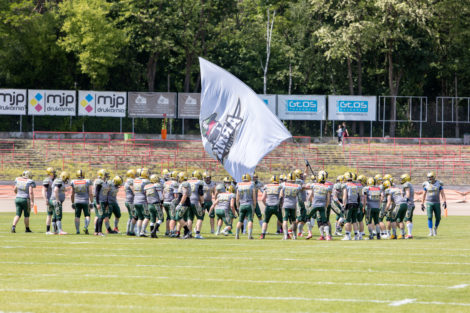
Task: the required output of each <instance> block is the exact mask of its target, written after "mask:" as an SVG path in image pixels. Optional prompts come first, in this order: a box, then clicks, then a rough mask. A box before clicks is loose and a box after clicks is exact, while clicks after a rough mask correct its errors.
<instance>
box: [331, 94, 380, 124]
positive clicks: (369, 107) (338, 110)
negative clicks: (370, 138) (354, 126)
mask: <svg viewBox="0 0 470 313" xmlns="http://www.w3.org/2000/svg"><path fill="white" fill-rule="evenodd" d="M376 112H377V98H376V97H375V96H328V119H329V120H332V121H338V120H341V121H375V120H376V119H377V114H376Z"/></svg>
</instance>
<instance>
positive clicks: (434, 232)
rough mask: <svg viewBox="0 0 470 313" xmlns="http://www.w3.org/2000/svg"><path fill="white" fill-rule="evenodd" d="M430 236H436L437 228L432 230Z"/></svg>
mask: <svg viewBox="0 0 470 313" xmlns="http://www.w3.org/2000/svg"><path fill="white" fill-rule="evenodd" d="M432 235H433V236H437V228H435V227H434V229H433V230H432Z"/></svg>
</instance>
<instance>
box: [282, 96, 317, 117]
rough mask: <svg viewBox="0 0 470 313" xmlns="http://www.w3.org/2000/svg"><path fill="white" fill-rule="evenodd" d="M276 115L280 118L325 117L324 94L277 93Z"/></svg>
mask: <svg viewBox="0 0 470 313" xmlns="http://www.w3.org/2000/svg"><path fill="white" fill-rule="evenodd" d="M277 100H278V106H277V113H278V114H277V115H278V117H279V118H280V119H281V120H316V121H319V120H324V119H326V96H317V95H278V96H277Z"/></svg>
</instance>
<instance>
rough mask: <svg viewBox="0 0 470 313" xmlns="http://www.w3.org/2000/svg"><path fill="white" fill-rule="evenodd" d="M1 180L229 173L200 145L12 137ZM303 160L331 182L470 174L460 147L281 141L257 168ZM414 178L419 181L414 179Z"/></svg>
mask: <svg viewBox="0 0 470 313" xmlns="http://www.w3.org/2000/svg"><path fill="white" fill-rule="evenodd" d="M0 154H1V158H0V162H1V164H0V166H1V169H2V171H1V174H0V179H2V180H9V179H13V178H14V177H16V176H17V175H19V174H20V173H21V172H22V171H23V170H24V169H29V170H31V171H32V172H33V174H34V175H36V177H42V176H43V175H44V169H45V168H47V167H49V166H52V167H55V168H59V169H65V170H68V171H71V172H72V171H74V170H75V169H77V168H82V169H84V170H85V172H86V173H87V175H88V176H89V177H93V176H94V173H95V172H96V170H97V169H99V168H102V167H104V168H107V169H109V170H110V171H111V172H113V173H115V174H120V175H123V174H124V173H125V171H126V170H127V169H128V168H132V167H133V168H136V167H143V166H145V167H149V168H150V169H151V170H153V171H155V172H160V171H161V169H163V168H170V169H175V168H176V169H180V170H186V171H192V170H193V169H196V168H199V169H208V170H209V171H210V172H211V173H212V174H213V176H215V177H216V178H222V177H223V176H226V175H227V173H226V172H225V170H224V169H223V167H222V166H220V164H218V163H217V162H216V161H214V160H213V159H212V158H211V157H210V156H209V155H208V154H207V153H206V152H205V151H204V149H203V147H202V145H201V142H200V141H160V140H135V141H133V140H131V141H124V140H113V141H98V140H96V141H95V140H90V141H80V140H75V141H74V140H68V141H64V140H62V141H57V140H52V139H49V140H36V141H35V142H34V143H33V141H32V140H28V139H9V140H2V141H1V142H0ZM304 157H305V158H307V159H308V160H309V162H310V164H311V165H312V168H313V169H314V171H318V170H321V169H324V170H327V171H328V172H329V174H330V179H333V177H336V176H337V175H340V174H343V173H344V172H345V171H353V172H357V173H361V174H365V175H370V176H372V175H375V174H377V173H379V174H386V173H389V174H392V175H393V176H395V177H397V176H399V175H401V174H403V173H409V174H410V175H411V176H412V178H413V180H414V181H421V180H423V179H424V177H425V175H426V173H427V172H429V171H434V172H436V173H437V175H438V177H439V179H441V180H442V181H444V182H445V183H447V184H465V183H466V181H465V179H466V176H467V174H468V173H470V147H467V146H459V145H423V144H421V145H419V146H418V145H390V144H387V143H377V144H347V145H345V146H338V145H335V144H313V143H300V144H298V145H296V144H293V143H283V144H282V145H280V146H279V147H278V148H277V149H275V150H274V151H272V152H271V153H269V154H268V155H267V156H266V157H265V158H264V159H263V160H262V161H261V163H260V164H259V165H258V168H257V173H258V174H259V176H261V178H262V179H263V180H267V179H269V177H270V175H271V174H282V173H287V172H289V171H290V170H292V169H293V168H301V169H304V168H305V165H304ZM415 179H416V180H415Z"/></svg>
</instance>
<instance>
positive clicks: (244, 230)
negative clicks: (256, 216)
mask: <svg viewBox="0 0 470 313" xmlns="http://www.w3.org/2000/svg"><path fill="white" fill-rule="evenodd" d="M247 224H248V220H247V219H245V220H244V221H243V233H244V234H246V225H247Z"/></svg>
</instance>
